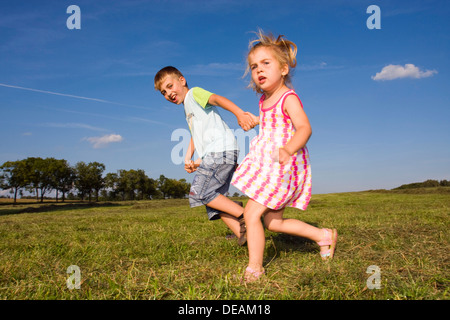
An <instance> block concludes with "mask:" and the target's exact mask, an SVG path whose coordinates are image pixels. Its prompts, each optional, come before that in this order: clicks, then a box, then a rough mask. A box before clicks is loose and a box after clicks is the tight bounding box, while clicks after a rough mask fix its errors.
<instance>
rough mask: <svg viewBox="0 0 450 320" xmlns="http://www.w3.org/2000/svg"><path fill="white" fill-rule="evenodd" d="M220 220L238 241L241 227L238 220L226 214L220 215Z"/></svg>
mask: <svg viewBox="0 0 450 320" xmlns="http://www.w3.org/2000/svg"><path fill="white" fill-rule="evenodd" d="M220 219H222V221H223V222H224V223H225V224H226V225H227V227H228V228H230V230H231V231H233V233H234V234H235V235H236V237H237V238H238V239H239V237H240V236H241V226H240V223H239V221H238V219H236V218H235V217H233V216H230V215H229V214H226V213H221V214H220Z"/></svg>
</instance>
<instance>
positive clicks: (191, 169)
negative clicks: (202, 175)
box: [184, 158, 202, 173]
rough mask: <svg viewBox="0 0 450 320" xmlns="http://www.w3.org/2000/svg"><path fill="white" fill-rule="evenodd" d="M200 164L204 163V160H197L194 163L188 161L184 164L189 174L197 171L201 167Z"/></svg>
mask: <svg viewBox="0 0 450 320" xmlns="http://www.w3.org/2000/svg"><path fill="white" fill-rule="evenodd" d="M200 163H202V159H200V158H199V159H197V160H195V162H194V161H192V160H188V161H185V162H184V170H186V171H187V172H188V173H192V172H194V171H197V168H198V167H199V166H200Z"/></svg>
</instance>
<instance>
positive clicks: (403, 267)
mask: <svg viewBox="0 0 450 320" xmlns="http://www.w3.org/2000/svg"><path fill="white" fill-rule="evenodd" d="M449 190H450V188H436V189H435V190H434V191H430V190H426V191H424V192H423V193H421V192H417V190H416V193H403V192H383V191H378V192H357V193H340V194H326V195H314V196H313V198H312V202H311V204H310V206H309V208H308V209H307V210H306V211H305V212H301V211H299V210H295V209H287V210H286V212H285V217H289V218H297V219H302V220H303V221H306V222H308V223H310V224H313V225H316V226H319V227H322V226H326V227H335V228H337V229H338V232H339V239H338V240H339V241H338V250H337V252H336V256H335V259H334V260H333V261H331V262H329V263H324V262H323V261H322V260H321V259H320V256H319V254H318V247H317V245H316V244H314V243H312V242H311V241H308V240H306V239H302V238H298V237H293V236H289V235H284V234H276V233H272V232H269V231H266V251H265V268H266V272H267V275H266V276H265V277H264V278H263V279H262V280H261V281H259V282H256V283H251V284H248V285H245V284H243V283H242V281H241V280H242V275H243V271H244V269H245V267H246V263H247V259H248V256H247V247H239V246H237V244H236V241H235V240H226V239H225V236H226V235H227V234H229V231H228V230H227V229H226V227H225V225H224V224H223V223H222V222H220V221H215V222H210V221H208V220H207V218H206V214H205V211H204V208H201V207H200V208H195V209H190V208H189V206H188V202H187V200H158V201H156V200H155V201H142V202H127V203H109V204H108V203H107V204H98V205H86V204H69V205H67V204H58V205H51V204H49V203H44V204H43V205H35V204H18V205H16V206H12V205H6V204H4V203H3V204H2V205H1V206H0V299H213V300H216V299H289V300H294V299H295V300H298V299H448V298H449V278H450V272H449V249H450V248H449V213H450V192H448V191H449ZM70 265H76V266H78V267H79V268H80V270H81V284H80V289H73V290H69V289H68V288H67V285H66V280H67V279H68V277H69V276H70V275H69V274H67V273H66V271H67V268H68V267H69V266H70ZM370 265H376V266H378V267H379V268H380V269H381V288H380V289H368V288H367V286H366V281H367V279H368V277H369V276H370V274H367V273H366V270H367V268H368V267H369V266H370Z"/></svg>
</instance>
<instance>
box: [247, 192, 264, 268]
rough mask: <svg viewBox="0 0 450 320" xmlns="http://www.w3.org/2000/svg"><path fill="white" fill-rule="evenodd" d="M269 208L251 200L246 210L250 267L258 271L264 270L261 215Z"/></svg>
mask: <svg viewBox="0 0 450 320" xmlns="http://www.w3.org/2000/svg"><path fill="white" fill-rule="evenodd" d="M268 210H269V209H268V208H267V207H265V206H263V205H262V204H259V203H258V202H255V201H253V200H251V199H250V200H249V201H248V202H247V205H246V206H245V210H244V219H245V224H246V226H247V247H248V256H249V260H248V267H249V268H251V269H252V270H254V271H256V272H262V271H263V267H262V263H263V256H264V247H265V235H264V227H263V225H262V222H261V217H262V216H263V215H264V214H265V213H266V212H267V211H268Z"/></svg>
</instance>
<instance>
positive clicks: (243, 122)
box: [238, 112, 259, 131]
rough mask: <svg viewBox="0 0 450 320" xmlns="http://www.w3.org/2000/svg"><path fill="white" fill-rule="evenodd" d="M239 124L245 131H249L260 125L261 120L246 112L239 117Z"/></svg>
mask: <svg viewBox="0 0 450 320" xmlns="http://www.w3.org/2000/svg"><path fill="white" fill-rule="evenodd" d="M238 124H239V125H240V126H241V128H242V129H244V131H248V130H250V129H252V128H254V127H255V126H256V125H258V124H259V118H258V117H256V116H254V115H253V114H252V113H250V112H244V113H242V114H240V115H239V116H238Z"/></svg>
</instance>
